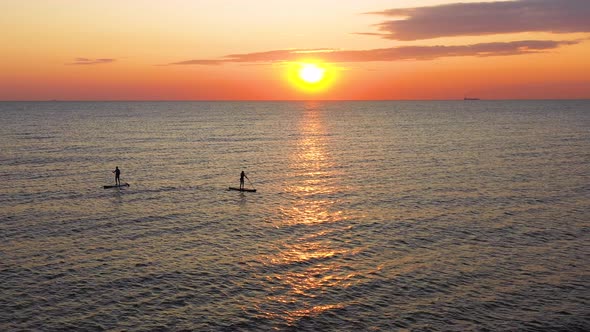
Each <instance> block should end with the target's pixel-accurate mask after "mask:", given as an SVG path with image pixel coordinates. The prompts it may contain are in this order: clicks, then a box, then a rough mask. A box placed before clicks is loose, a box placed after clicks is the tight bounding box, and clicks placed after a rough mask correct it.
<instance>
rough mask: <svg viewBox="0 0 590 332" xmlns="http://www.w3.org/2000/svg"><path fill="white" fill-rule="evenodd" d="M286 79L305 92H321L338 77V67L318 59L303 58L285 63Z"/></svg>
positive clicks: (330, 85)
mask: <svg viewBox="0 0 590 332" xmlns="http://www.w3.org/2000/svg"><path fill="white" fill-rule="evenodd" d="M286 68H287V70H286V72H285V74H286V78H287V80H288V81H289V82H290V83H291V84H292V85H293V87H295V88H296V89H297V90H299V91H301V92H303V93H306V94H323V93H326V92H327V91H328V90H330V89H331V88H332V87H333V86H334V84H335V82H336V80H337V79H338V78H339V75H338V72H339V70H340V69H339V68H338V67H336V66H334V65H333V64H330V63H328V62H325V61H322V60H320V59H305V60H303V59H302V60H300V61H296V62H295V61H294V62H289V63H287V67H286Z"/></svg>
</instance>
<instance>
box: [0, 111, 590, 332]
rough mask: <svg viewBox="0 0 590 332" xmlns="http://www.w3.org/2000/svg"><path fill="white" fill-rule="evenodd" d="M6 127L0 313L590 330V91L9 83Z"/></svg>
mask: <svg viewBox="0 0 590 332" xmlns="http://www.w3.org/2000/svg"><path fill="white" fill-rule="evenodd" d="M0 138H1V140H0V330H1V331H68V330H74V331H588V330H590V291H589V288H590V264H589V263H590V260H589V258H590V256H589V255H590V100H540V101H523V100H521V101H486V100H479V101H462V100H461V101H286V102H279V101H277V102H204V101H201V102H188V101H187V102H164V101H162V102H60V101H52V102H49V101H48V102H1V103H0ZM115 167H118V168H119V169H120V170H121V181H122V182H123V183H128V184H129V185H130V186H129V187H124V188H120V189H119V188H110V189H104V188H103V186H105V185H113V184H114V182H115V179H114V174H113V170H114V169H115ZM241 171H244V172H245V174H246V176H247V179H246V181H245V184H244V185H245V187H246V188H255V189H256V190H257V191H256V192H239V191H230V190H228V188H229V187H230V186H234V187H237V186H239V181H240V172H241Z"/></svg>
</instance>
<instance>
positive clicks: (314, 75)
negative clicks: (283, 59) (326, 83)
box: [298, 63, 326, 84]
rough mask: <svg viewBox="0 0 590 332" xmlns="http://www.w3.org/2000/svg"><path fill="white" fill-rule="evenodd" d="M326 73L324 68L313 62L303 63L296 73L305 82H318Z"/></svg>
mask: <svg viewBox="0 0 590 332" xmlns="http://www.w3.org/2000/svg"><path fill="white" fill-rule="evenodd" d="M325 74H326V69H325V68H322V67H320V66H318V65H316V64H313V63H304V64H302V65H301V68H300V69H299V72H298V75H299V78H300V79H302V80H303V81H304V82H306V83H310V84H314V83H318V82H320V81H321V80H322V79H323V78H324V76H325Z"/></svg>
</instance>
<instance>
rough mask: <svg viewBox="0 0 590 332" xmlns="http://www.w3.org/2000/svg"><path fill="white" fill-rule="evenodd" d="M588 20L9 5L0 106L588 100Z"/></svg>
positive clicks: (292, 4)
mask: <svg viewBox="0 0 590 332" xmlns="http://www.w3.org/2000/svg"><path fill="white" fill-rule="evenodd" d="M588 17H590V1H588V0H559V1H556V0H515V1H501V2H500V1H495V2H492V1H489V2H482V1H467V0H461V1H443V0H438V1H435V0H430V1H427V0H423V1H420V0H413V1H402V0H398V1H395V0H389V1H384V0H339V1H337V0H300V1H291V0H255V1H253V0H250V1H247V0H199V1H193V0H168V1H155V0H127V1H112V0H102V1H92V0H87V1H79V0H31V1H22V0H18V1H16V0H3V1H2V2H0V29H1V31H2V33H1V34H0V55H1V57H0V100H51V99H58V100H293V99H295V100H300V99H346V100H350V99H354V100H356V99H462V98H463V97H464V96H472V97H480V98H486V99H513V98H516V99H527V98H530V99H537V98H544V99H545V98H590V60H588V59H590V19H588ZM305 63H308V65H307V66H309V64H312V65H314V66H315V65H317V66H318V67H319V68H321V73H322V77H321V80H320V82H318V83H315V82H313V83H309V82H307V83H306V82H303V81H301V77H300V75H299V71H300V70H301V68H303V67H304V66H306V65H305ZM308 69H309V68H308ZM313 74H314V73H312V74H311V75H312V76H313ZM318 79H319V78H318Z"/></svg>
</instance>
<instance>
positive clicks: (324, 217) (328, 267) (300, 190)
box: [259, 102, 357, 325]
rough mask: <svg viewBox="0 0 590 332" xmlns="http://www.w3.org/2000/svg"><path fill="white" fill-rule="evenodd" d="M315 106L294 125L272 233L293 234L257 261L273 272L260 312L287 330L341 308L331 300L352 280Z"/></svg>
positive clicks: (333, 176)
mask: <svg viewBox="0 0 590 332" xmlns="http://www.w3.org/2000/svg"><path fill="white" fill-rule="evenodd" d="M318 107H319V106H318V105H317V104H316V103H313V102H310V103H308V104H306V107H305V111H303V112H304V113H303V115H302V119H301V121H300V123H299V127H298V129H299V139H298V140H297V142H296V143H295V146H294V148H295V151H294V153H292V155H291V158H290V163H289V167H290V169H291V170H292V172H291V174H292V178H290V181H289V183H288V184H287V185H286V186H285V194H287V197H289V198H290V201H289V202H288V204H285V205H284V206H282V207H281V208H280V210H281V215H282V218H281V219H280V220H277V221H275V223H276V224H275V225H276V227H277V228H284V229H290V228H295V229H296V231H297V232H302V233H293V234H289V235H287V236H286V238H285V240H283V241H282V242H281V243H279V244H278V248H277V252H276V254H274V255H269V256H268V257H263V258H261V259H262V261H263V262H264V264H265V265H266V266H268V267H269V268H272V269H273V270H276V271H277V272H276V273H272V274H270V275H267V278H268V283H269V284H271V285H273V287H272V289H271V290H270V294H269V295H268V296H267V298H266V299H265V303H266V304H267V305H268V307H267V308H263V307H261V308H259V310H260V312H262V313H263V314H262V315H263V316H265V317H267V318H271V317H272V318H280V319H282V320H283V321H285V322H286V323H287V324H289V325H294V324H296V323H297V322H298V321H299V320H300V319H302V318H305V317H312V316H317V315H320V314H322V313H324V312H326V311H331V310H337V309H340V308H343V307H345V306H346V304H345V303H343V302H342V301H338V299H337V298H336V297H333V295H334V294H336V293H338V290H340V289H342V288H347V287H349V286H350V285H351V284H352V282H353V281H352V279H353V278H354V277H355V276H356V275H357V274H356V273H355V272H354V271H350V270H349V269H347V268H346V267H345V266H343V265H344V263H343V262H342V257H349V256H352V255H355V254H357V253H356V252H353V250H351V249H350V248H347V247H346V246H343V245H342V241H340V237H341V235H342V233H343V232H346V231H347V230H349V226H346V225H344V224H343V223H341V222H342V221H345V220H347V217H346V215H345V213H344V212H343V211H342V210H341V209H338V208H337V206H338V205H337V204H338V200H337V198H336V197H337V195H336V193H338V191H339V190H340V189H339V188H338V184H337V182H336V175H337V174H335V172H334V167H333V166H334V165H333V161H332V159H331V156H330V153H329V149H328V148H329V135H328V133H327V132H326V129H325V128H324V126H323V124H322V114H321V110H320V109H318Z"/></svg>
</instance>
